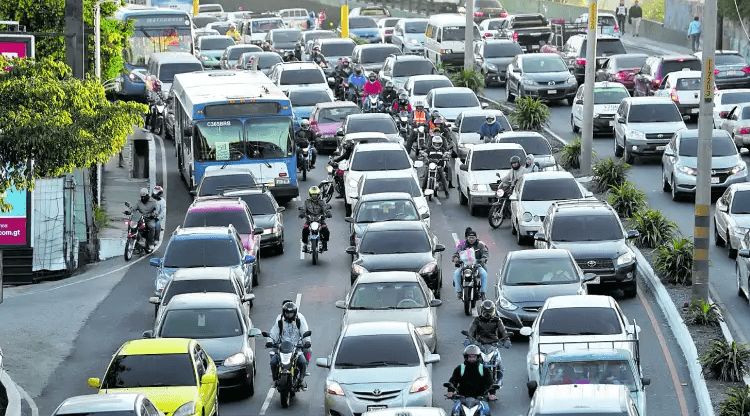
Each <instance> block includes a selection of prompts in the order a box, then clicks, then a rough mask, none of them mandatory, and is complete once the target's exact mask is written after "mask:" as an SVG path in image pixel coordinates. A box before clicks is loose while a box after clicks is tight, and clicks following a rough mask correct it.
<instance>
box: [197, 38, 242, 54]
mask: <svg viewBox="0 0 750 416" xmlns="http://www.w3.org/2000/svg"><path fill="white" fill-rule="evenodd" d="M200 44H201V50H204V51H223V50H224V49H226V48H227V47H229V46H232V45H234V41H233V40H232V38H201V39H200Z"/></svg>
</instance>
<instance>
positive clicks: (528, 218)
mask: <svg viewBox="0 0 750 416" xmlns="http://www.w3.org/2000/svg"><path fill="white" fill-rule="evenodd" d="M523 221H524V222H531V221H539V216H538V215H531V213H530V212H524V213H523Z"/></svg>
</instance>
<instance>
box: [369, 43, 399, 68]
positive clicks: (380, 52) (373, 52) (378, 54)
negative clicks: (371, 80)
mask: <svg viewBox="0 0 750 416" xmlns="http://www.w3.org/2000/svg"><path fill="white" fill-rule="evenodd" d="M392 54H396V55H401V49H399V48H397V47H395V46H392V47H391V46H386V47H377V48H365V49H362V55H361V58H362V62H361V63H363V64H375V63H379V62H385V58H387V57H389V56H391V55H392Z"/></svg>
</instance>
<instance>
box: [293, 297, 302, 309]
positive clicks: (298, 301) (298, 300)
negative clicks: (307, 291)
mask: <svg viewBox="0 0 750 416" xmlns="http://www.w3.org/2000/svg"><path fill="white" fill-rule="evenodd" d="M301 303H302V293H297V299H296V301H295V302H294V304H295V305H297V310H298V311H299V308H300V304H301Z"/></svg>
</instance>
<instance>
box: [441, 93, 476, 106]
mask: <svg viewBox="0 0 750 416" xmlns="http://www.w3.org/2000/svg"><path fill="white" fill-rule="evenodd" d="M433 105H434V106H435V108H462V107H479V100H478V99H477V96H476V95H475V94H474V93H473V92H469V91H467V92H449V93H443V94H436V95H435V99H434V101H433Z"/></svg>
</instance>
